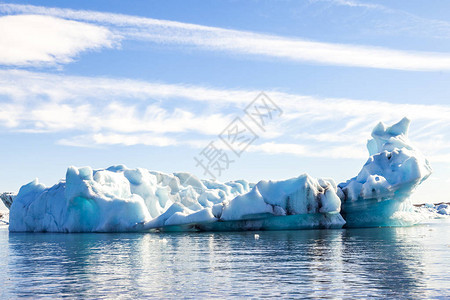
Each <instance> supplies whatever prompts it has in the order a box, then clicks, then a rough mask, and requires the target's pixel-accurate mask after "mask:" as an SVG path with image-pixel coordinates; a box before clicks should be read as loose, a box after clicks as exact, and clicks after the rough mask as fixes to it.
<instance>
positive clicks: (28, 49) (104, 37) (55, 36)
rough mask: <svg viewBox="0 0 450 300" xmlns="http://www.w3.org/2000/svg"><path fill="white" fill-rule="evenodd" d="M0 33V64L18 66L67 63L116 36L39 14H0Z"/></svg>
mask: <svg viewBox="0 0 450 300" xmlns="http://www.w3.org/2000/svg"><path fill="white" fill-rule="evenodd" d="M0 36H1V39H0V64H1V65H20V66H27V65H46V64H50V65H52V64H59V63H69V62H72V61H73V59H74V57H76V56H77V55H78V54H80V53H81V52H83V51H87V50H97V49H100V48H103V47H112V46H113V44H114V42H115V40H117V37H116V36H114V35H113V34H112V33H111V32H110V31H109V30H108V29H107V28H105V27H101V26H98V25H92V24H87V23H82V22H78V21H72V20H65V19H60V18H56V17H52V16H43V15H11V16H3V17H0Z"/></svg>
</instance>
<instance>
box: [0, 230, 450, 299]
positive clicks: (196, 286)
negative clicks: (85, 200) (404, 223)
mask: <svg viewBox="0 0 450 300" xmlns="http://www.w3.org/2000/svg"><path fill="white" fill-rule="evenodd" d="M449 226H450V224H449V223H443V224H438V225H433V226H431V227H428V226H424V225H420V226H415V227H402V228H364V229H340V230H303V231H278V232H270V231H261V232H258V235H259V239H255V237H254V233H252V232H227V233H217V232H215V233H208V232H204V233H182V232H181V233H160V234H155V233H109V234H102V233H97V234H94V233H82V234H52V233H46V234H41V233H33V234H31V233H8V232H7V230H6V227H3V230H2V229H1V228H0V258H1V260H0V268H1V269H2V270H4V272H0V277H1V278H0V280H1V282H2V283H3V287H2V291H1V292H2V293H3V297H2V298H16V297H33V298H34V297H39V296H45V297H51V296H53V297H59V296H64V295H79V297H80V298H86V299H89V298H102V297H105V298H111V297H115V296H117V295H125V294H126V295H128V296H129V297H130V298H142V297H155V298H158V297H163V298H174V297H177V296H183V297H187V298H191V297H193V298H199V297H200V298H202V297H221V298H224V297H228V296H239V297H258V298H259V297H262V296H266V297H276V296H284V297H312V298H319V297H325V298H349V299H351V298H353V299H354V298H359V297H361V296H363V297H366V298H367V297H374V298H394V299H419V298H420V299H427V298H433V297H438V296H441V297H442V296H446V295H447V296H448V295H449V294H450V288H449V286H448V282H449V280H450V273H449V272H448V270H449V268H450V252H449V251H448V247H449V245H450V237H449V235H448V230H450V227H449ZM430 229H432V230H430ZM44 245H45V247H43V246H44Z"/></svg>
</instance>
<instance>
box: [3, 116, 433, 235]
mask: <svg viewBox="0 0 450 300" xmlns="http://www.w3.org/2000/svg"><path fill="white" fill-rule="evenodd" d="M408 126H409V120H407V119H403V120H402V121H401V122H400V123H398V124H396V125H394V126H392V127H388V128H386V127H385V126H384V125H383V124H381V123H380V124H379V125H378V126H377V127H376V128H375V129H374V131H373V133H372V136H373V140H371V141H369V144H368V148H369V152H370V155H371V156H370V158H369V160H368V162H367V163H366V164H365V165H364V167H363V169H362V170H361V172H360V173H359V174H358V176H357V177H355V178H352V179H351V180H349V181H347V182H346V183H342V184H340V185H339V186H336V184H335V182H334V181H333V180H331V179H315V178H312V177H311V176H309V175H307V174H303V175H300V176H299V177H296V178H292V179H288V180H283V181H260V182H258V183H257V184H251V183H249V182H247V181H245V180H238V181H230V182H226V183H219V182H215V181H211V180H199V179H198V178H196V177H195V176H192V175H190V174H188V173H174V174H164V173H161V172H155V171H149V170H146V169H142V168H137V169H128V168H126V167H125V166H123V165H119V166H113V167H110V168H108V169H99V170H92V169H91V168H90V167H82V168H76V167H69V168H68V170H67V173H66V178H65V180H62V181H60V182H59V183H58V184H56V185H54V186H52V187H45V186H44V185H42V184H40V183H39V182H38V180H37V179H36V180H35V181H33V182H30V183H29V184H27V185H24V186H22V188H21V189H20V191H19V193H18V195H17V196H16V197H15V198H14V199H13V200H14V201H13V202H12V205H11V209H10V217H9V221H10V224H9V230H10V231H48V232H111V231H148V230H167V231H170V230H175V231H187V230H214V231H220V230H282V229H306V228H341V227H342V226H343V225H344V224H345V223H346V221H345V220H344V218H346V220H347V222H348V224H349V225H351V226H378V225H391V222H390V221H391V220H394V219H398V218H397V217H396V215H395V214H396V213H398V212H401V211H404V212H405V211H406V212H407V211H408V210H409V209H412V206H411V205H410V203H409V202H408V197H409V195H410V193H411V192H412V191H413V190H414V188H415V187H416V186H417V185H418V184H419V183H420V182H421V181H423V180H425V179H426V178H427V177H428V176H429V175H430V173H431V168H430V167H429V164H428V162H427V161H426V159H425V158H424V157H423V156H422V155H421V154H420V153H419V152H418V151H417V150H415V149H414V148H413V147H412V146H411V144H410V143H409V141H408V139H407V129H408ZM341 207H342V209H341ZM343 217H344V218H343Z"/></svg>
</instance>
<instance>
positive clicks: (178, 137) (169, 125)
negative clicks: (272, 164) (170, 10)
mask: <svg viewBox="0 0 450 300" xmlns="http://www.w3.org/2000/svg"><path fill="white" fill-rule="evenodd" d="M266 92H267V94H268V95H269V97H271V98H272V100H273V101H275V102H276V103H277V105H278V106H280V107H281V109H282V110H283V115H282V116H281V117H280V118H279V119H277V120H276V121H274V122H271V123H269V125H268V126H267V127H266V128H265V129H266V132H265V133H264V132H261V131H257V130H258V129H257V128H256V129H255V131H257V134H258V135H259V136H260V138H259V139H258V140H257V141H256V142H255V144H254V145H253V146H252V147H251V148H249V149H250V151H258V152H264V153H271V154H293V155H299V156H313V157H336V158H363V157H366V152H365V142H366V140H367V138H369V136H370V131H371V129H372V128H373V126H375V125H376V123H377V122H378V121H380V120H383V121H384V122H386V123H388V124H389V123H393V122H396V121H398V120H400V119H401V118H402V117H404V116H408V117H409V118H411V119H412V121H413V122H412V128H411V136H412V140H414V141H415V142H417V144H419V148H420V149H422V150H423V151H424V152H425V154H426V155H427V156H429V157H430V158H431V160H432V161H444V162H450V157H449V156H448V155H447V153H448V152H449V150H450V143H449V142H448V141H449V140H450V106H448V105H419V104H394V103H389V102H382V101H367V100H352V99H336V98H315V97H310V96H302V95H294V94H288V93H283V92H279V91H266ZM258 93H259V91H248V90H225V89H214V88H208V87H202V86H188V85H183V84H165V83H154V82H145V81H134V80H123V79H112V78H99V77H77V76H61V75H51V74H44V73H36V72H29V71H17V70H15V71H11V70H9V71H0V101H1V103H2V105H0V126H2V127H3V128H4V130H6V131H10V132H11V131H16V132H18V131H26V132H36V133H38V132H41V133H45V132H59V133H61V134H63V135H64V138H63V139H62V140H61V141H60V143H62V144H65V145H72V146H74V145H78V146H98V145H117V144H122V145H136V144H144V145H152V146H169V145H176V146H189V147H195V148H203V147H205V146H206V145H207V143H208V142H209V141H212V140H215V139H217V134H219V133H220V132H222V131H223V130H224V129H225V127H226V126H227V125H228V124H229V122H230V121H231V120H232V119H234V117H236V116H241V117H244V112H243V108H245V107H246V105H247V104H248V103H249V102H251V101H252V100H253V99H254V97H255V96H256V95H257V94H258ZM111 99H114V100H111ZM180 102H182V104H183V107H178V108H174V106H175V105H174V103H180Z"/></svg>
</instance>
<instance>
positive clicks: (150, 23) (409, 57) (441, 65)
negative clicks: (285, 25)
mask: <svg viewBox="0 0 450 300" xmlns="http://www.w3.org/2000/svg"><path fill="white" fill-rule="evenodd" d="M344 2H345V3H347V2H348V3H350V4H352V5H355V2H349V1H344ZM348 3H347V4H348ZM0 11H1V12H3V13H33V14H43V15H49V16H56V17H60V18H66V19H73V20H79V21H84V22H93V23H98V24H102V25H105V26H108V27H109V28H110V30H112V31H114V32H116V33H117V34H120V35H122V36H123V37H124V38H128V39H141V40H146V41H150V42H154V43H164V44H167V43H169V44H178V45H189V46H196V47H199V48H202V49H208V50H215V51H225V52H232V53H240V54H246V55H258V56H269V57H276V58H282V59H288V60H292V61H299V62H312V63H318V64H325V65H339V66H350V67H367V68H381V69H396V70H413V71H435V70H450V54H448V53H435V52H415V51H400V50H393V49H388V48H381V47H372V46H362V45H346V44H333V43H323V42H316V41H309V40H305V39H301V38H289V37H281V36H275V35H268V34H258V33H253V32H245V31H238V30H228V29H223V28H218V27H209V26H201V25H195V24H189V23H181V22H173V21H166V20H157V19H151V18H142V17H135V16H127V15H122V14H112V13H102V12H94V11H79V10H78V11H77V10H71V9H58V8H46V7H40V6H32V5H16V4H0Z"/></svg>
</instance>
